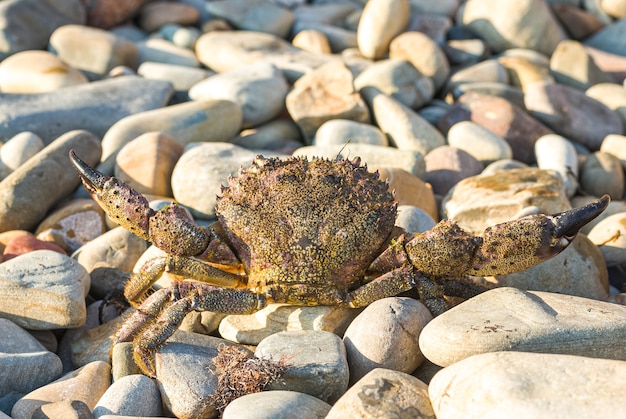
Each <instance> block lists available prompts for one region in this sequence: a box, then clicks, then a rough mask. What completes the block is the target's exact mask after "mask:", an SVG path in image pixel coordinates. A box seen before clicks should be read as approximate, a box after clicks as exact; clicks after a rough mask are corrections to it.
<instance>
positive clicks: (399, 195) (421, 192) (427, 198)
mask: <svg viewBox="0 0 626 419" xmlns="http://www.w3.org/2000/svg"><path fill="white" fill-rule="evenodd" d="M368 167H369V170H370V171H372V170H376V171H378V174H379V176H380V178H381V179H384V180H387V182H389V189H390V190H392V191H394V198H395V200H396V201H397V202H398V205H399V206H409V207H410V206H412V207H415V208H418V209H421V210H423V211H424V212H426V213H427V214H428V215H429V216H430V217H431V218H432V219H433V220H438V219H439V211H438V209H437V202H436V201H435V194H434V193H433V188H432V186H431V185H430V184H429V183H427V182H424V181H423V180H422V179H420V178H419V177H417V176H415V175H413V174H411V173H409V172H407V171H406V170H403V169H398V168H393V167H385V166H382V167H381V166H368ZM409 211H411V212H412V210H409Z"/></svg>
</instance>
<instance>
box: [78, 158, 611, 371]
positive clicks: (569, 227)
mask: <svg viewBox="0 0 626 419" xmlns="http://www.w3.org/2000/svg"><path fill="white" fill-rule="evenodd" d="M70 160H71V161H72V164H73V166H74V167H75V168H76V170H77V171H78V173H79V175H80V178H81V180H82V182H83V184H84V186H85V188H86V189H87V191H88V192H89V193H90V194H91V196H92V197H93V198H94V199H95V200H96V202H98V203H99V205H100V206H101V207H102V209H103V210H104V211H105V212H106V213H107V214H108V215H109V216H110V217H111V218H112V219H113V220H114V221H116V222H117V223H118V224H120V225H121V226H123V227H125V228H127V229H128V230H130V231H131V232H133V233H134V234H136V235H138V236H140V237H142V238H144V239H146V240H148V241H150V242H152V243H153V244H154V245H155V246H157V247H159V248H160V249H162V250H164V251H165V252H166V253H167V255H166V256H163V257H157V258H154V259H152V260H149V261H148V262H146V264H145V265H143V266H142V267H141V269H140V270H139V272H138V273H135V274H133V275H132V276H131V278H130V281H129V282H128V284H127V285H126V288H125V292H124V293H125V296H126V298H127V299H128V300H129V301H130V302H131V304H133V305H134V306H135V307H136V308H135V310H134V311H133V312H132V314H131V315H130V316H129V317H128V318H127V320H126V321H125V322H124V323H123V325H122V326H121V328H120V329H119V330H118V332H117V334H116V335H115V337H114V341H115V342H129V341H132V342H133V347H134V355H133V356H134V359H135V361H136V363H137V364H138V366H139V367H140V368H141V370H142V371H143V372H144V374H146V375H148V376H151V377H155V376H156V369H155V363H154V352H155V351H156V350H157V349H158V348H159V347H160V346H161V345H163V344H164V343H165V342H166V340H167V339H168V338H169V337H170V336H171V335H172V334H173V333H174V331H175V330H176V329H177V328H178V326H179V325H180V323H181V322H182V320H183V318H184V317H185V315H186V314H188V313H189V312H191V311H194V310H195V311H203V310H206V311H215V312H221V313H227V314H246V313H253V312H256V311H258V310H260V309H262V308H263V307H265V306H266V305H267V304H269V303H287V304H293V305H300V306H313V305H336V306H344V307H354V308H359V307H365V306H367V305H369V304H371V303H373V302H374V301H376V300H379V299H381V298H385V297H391V296H396V295H398V294H401V293H403V292H405V291H408V290H411V289H416V290H417V291H418V293H419V297H420V299H421V300H422V301H423V303H424V304H425V305H426V306H427V307H428V309H429V310H430V311H431V312H432V313H433V315H438V314H440V313H442V312H444V311H445V310H447V309H448V308H449V306H448V302H447V300H446V298H444V296H445V295H453V296H454V295H456V296H461V297H464V298H469V297H471V296H473V295H476V293H478V292H479V291H477V290H476V287H475V286H472V285H470V282H469V281H467V280H466V279H467V278H468V275H471V276H488V275H495V274H508V273H513V272H518V271H522V270H525V269H528V268H530V267H532V266H535V265H537V264H539V263H541V262H543V261H545V260H547V259H549V258H551V257H553V256H555V255H556V254H558V253H559V252H561V251H562V250H563V249H565V248H566V247H567V246H568V245H569V243H571V241H572V240H573V239H574V237H575V236H576V234H577V232H578V230H579V229H580V228H581V227H582V226H583V225H585V224H586V223H588V222H589V221H591V220H592V219H593V218H595V217H596V216H598V215H599V214H600V213H601V212H602V211H603V210H604V209H605V208H606V207H607V205H608V202H609V198H608V197H607V196H604V197H602V198H600V199H599V200H597V201H594V202H593V203H591V204H588V205H586V206H584V207H581V208H576V209H573V210H570V211H565V212H562V213H559V214H554V215H543V214H539V215H531V216H526V217H523V218H520V219H517V220H513V221H510V222H506V223H502V224H498V225H495V226H492V227H488V228H487V229H486V230H485V231H484V232H483V233H481V234H480V235H473V234H470V233H468V232H466V231H464V230H463V229H462V228H460V227H459V226H458V225H457V224H456V223H455V222H453V221H448V220H443V221H441V222H439V223H438V224H437V225H436V226H435V227H433V228H432V229H430V230H429V231H426V232H424V233H421V234H409V233H407V232H406V231H404V230H403V229H401V228H399V227H396V226H395V225H394V224H395V219H396V208H397V203H396V201H395V200H394V197H393V194H392V192H391V191H390V190H389V187H388V182H387V181H383V180H381V179H380V178H379V176H378V173H372V172H370V171H368V170H367V167H366V166H365V165H362V164H361V162H360V159H359V158H356V159H354V160H348V159H342V158H336V159H334V160H329V159H322V158H312V159H310V160H308V159H307V158H303V157H289V158H285V159H279V158H265V157H263V156H260V155H259V156H257V157H256V159H254V161H253V163H252V165H251V167H249V168H248V169H245V170H244V169H242V170H240V172H239V175H238V176H237V177H234V178H233V177H230V178H229V179H228V185H227V186H222V189H221V194H220V196H218V200H217V206H216V214H217V221H216V222H215V223H213V224H211V225H209V226H207V227H201V226H198V225H197V224H196V223H195V222H194V221H193V220H192V219H191V218H190V217H189V216H188V215H187V212H186V211H185V210H184V209H183V207H181V206H178V205H176V204H174V203H173V204H171V205H169V206H167V207H165V208H163V209H161V210H158V211H155V210H153V209H151V208H150V207H149V206H148V201H147V200H146V198H145V197H143V196H142V195H141V194H140V193H138V192H137V191H135V190H133V189H132V188H131V187H129V186H127V185H126V184H124V183H123V182H122V181H120V180H119V179H116V178H114V177H109V176H106V175H104V174H102V173H100V172H98V171H97V170H95V169H93V168H91V167H90V166H88V165H87V164H86V163H85V162H84V161H82V160H81V159H80V158H78V157H77V156H76V154H75V153H74V152H73V151H71V152H70ZM166 271H167V272H170V273H174V274H177V275H180V276H182V277H184V278H189V279H185V280H183V281H180V282H175V283H173V284H172V285H171V286H170V287H168V288H161V289H159V290H157V291H153V290H152V285H153V284H154V282H155V281H156V280H157V279H158V278H159V277H160V276H161V275H162V274H163V272H166Z"/></svg>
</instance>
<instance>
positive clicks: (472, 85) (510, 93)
mask: <svg viewBox="0 0 626 419" xmlns="http://www.w3.org/2000/svg"><path fill="white" fill-rule="evenodd" d="M451 93H452V97H453V98H454V100H455V101H457V100H459V98H460V97H462V96H463V95H465V94H468V93H477V94H482V95H487V96H495V97H499V98H502V99H506V100H508V101H509V102H511V103H512V104H514V105H515V106H517V107H518V108H521V109H526V105H525V104H524V92H523V91H522V89H520V88H517V87H513V86H510V85H508V84H505V83H498V82H462V83H459V84H457V85H456V86H454V89H453V90H452V92H451Z"/></svg>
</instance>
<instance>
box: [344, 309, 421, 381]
mask: <svg viewBox="0 0 626 419" xmlns="http://www.w3.org/2000/svg"><path fill="white" fill-rule="evenodd" d="M432 318H433V317H432V314H430V311H428V309H427V308H426V306H425V305H424V304H422V303H421V302H420V301H418V300H415V299H413V298H408V297H390V298H383V299H381V300H378V301H375V302H374V303H372V304H370V305H369V306H367V307H366V308H365V309H364V310H363V311H362V312H361V313H360V314H359V315H358V316H357V317H356V318H355V319H354V320H353V321H352V323H350V326H348V328H347V329H346V332H345V334H344V336H343V341H344V343H345V347H346V352H347V355H348V364H349V365H350V382H351V383H355V382H357V381H359V380H360V379H361V378H363V377H364V376H365V375H366V374H368V373H369V372H371V371H372V370H374V369H376V368H386V369H390V370H394V371H401V372H405V373H407V374H410V373H411V372H413V371H415V369H416V368H417V367H418V366H419V365H420V364H421V363H422V361H423V360H424V356H423V355H422V353H421V351H420V348H419V345H418V339H419V335H420V332H421V331H422V329H423V328H424V326H426V324H427V323H428V322H429V321H431V320H432Z"/></svg>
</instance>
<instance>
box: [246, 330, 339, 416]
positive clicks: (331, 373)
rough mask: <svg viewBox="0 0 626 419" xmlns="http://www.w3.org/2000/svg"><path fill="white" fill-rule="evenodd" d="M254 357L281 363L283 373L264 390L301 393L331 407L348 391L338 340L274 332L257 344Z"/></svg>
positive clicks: (298, 332) (322, 334)
mask: <svg viewBox="0 0 626 419" xmlns="http://www.w3.org/2000/svg"><path fill="white" fill-rule="evenodd" d="M254 356H256V357H257V358H260V359H267V360H273V361H279V360H281V359H284V360H285V370H284V372H283V374H282V376H281V378H280V380H278V381H273V382H270V383H269V384H268V386H267V389H268V390H289V391H297V392H300V393H305V394H308V395H311V396H313V397H317V398H318V399H320V400H322V401H325V402H327V403H330V404H332V403H334V402H335V401H337V399H338V398H339V397H341V395H342V394H343V393H345V391H346V390H347V389H348V379H349V377H350V371H349V368H348V361H347V359H346V348H345V346H344V343H343V341H342V340H341V338H340V337H339V336H337V335H336V334H334V333H331V332H326V331H322V330H292V331H285V332H278V333H275V334H273V335H271V336H268V337H266V338H265V339H263V340H262V341H261V342H259V344H258V346H257V347H256V350H255V351H254Z"/></svg>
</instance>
